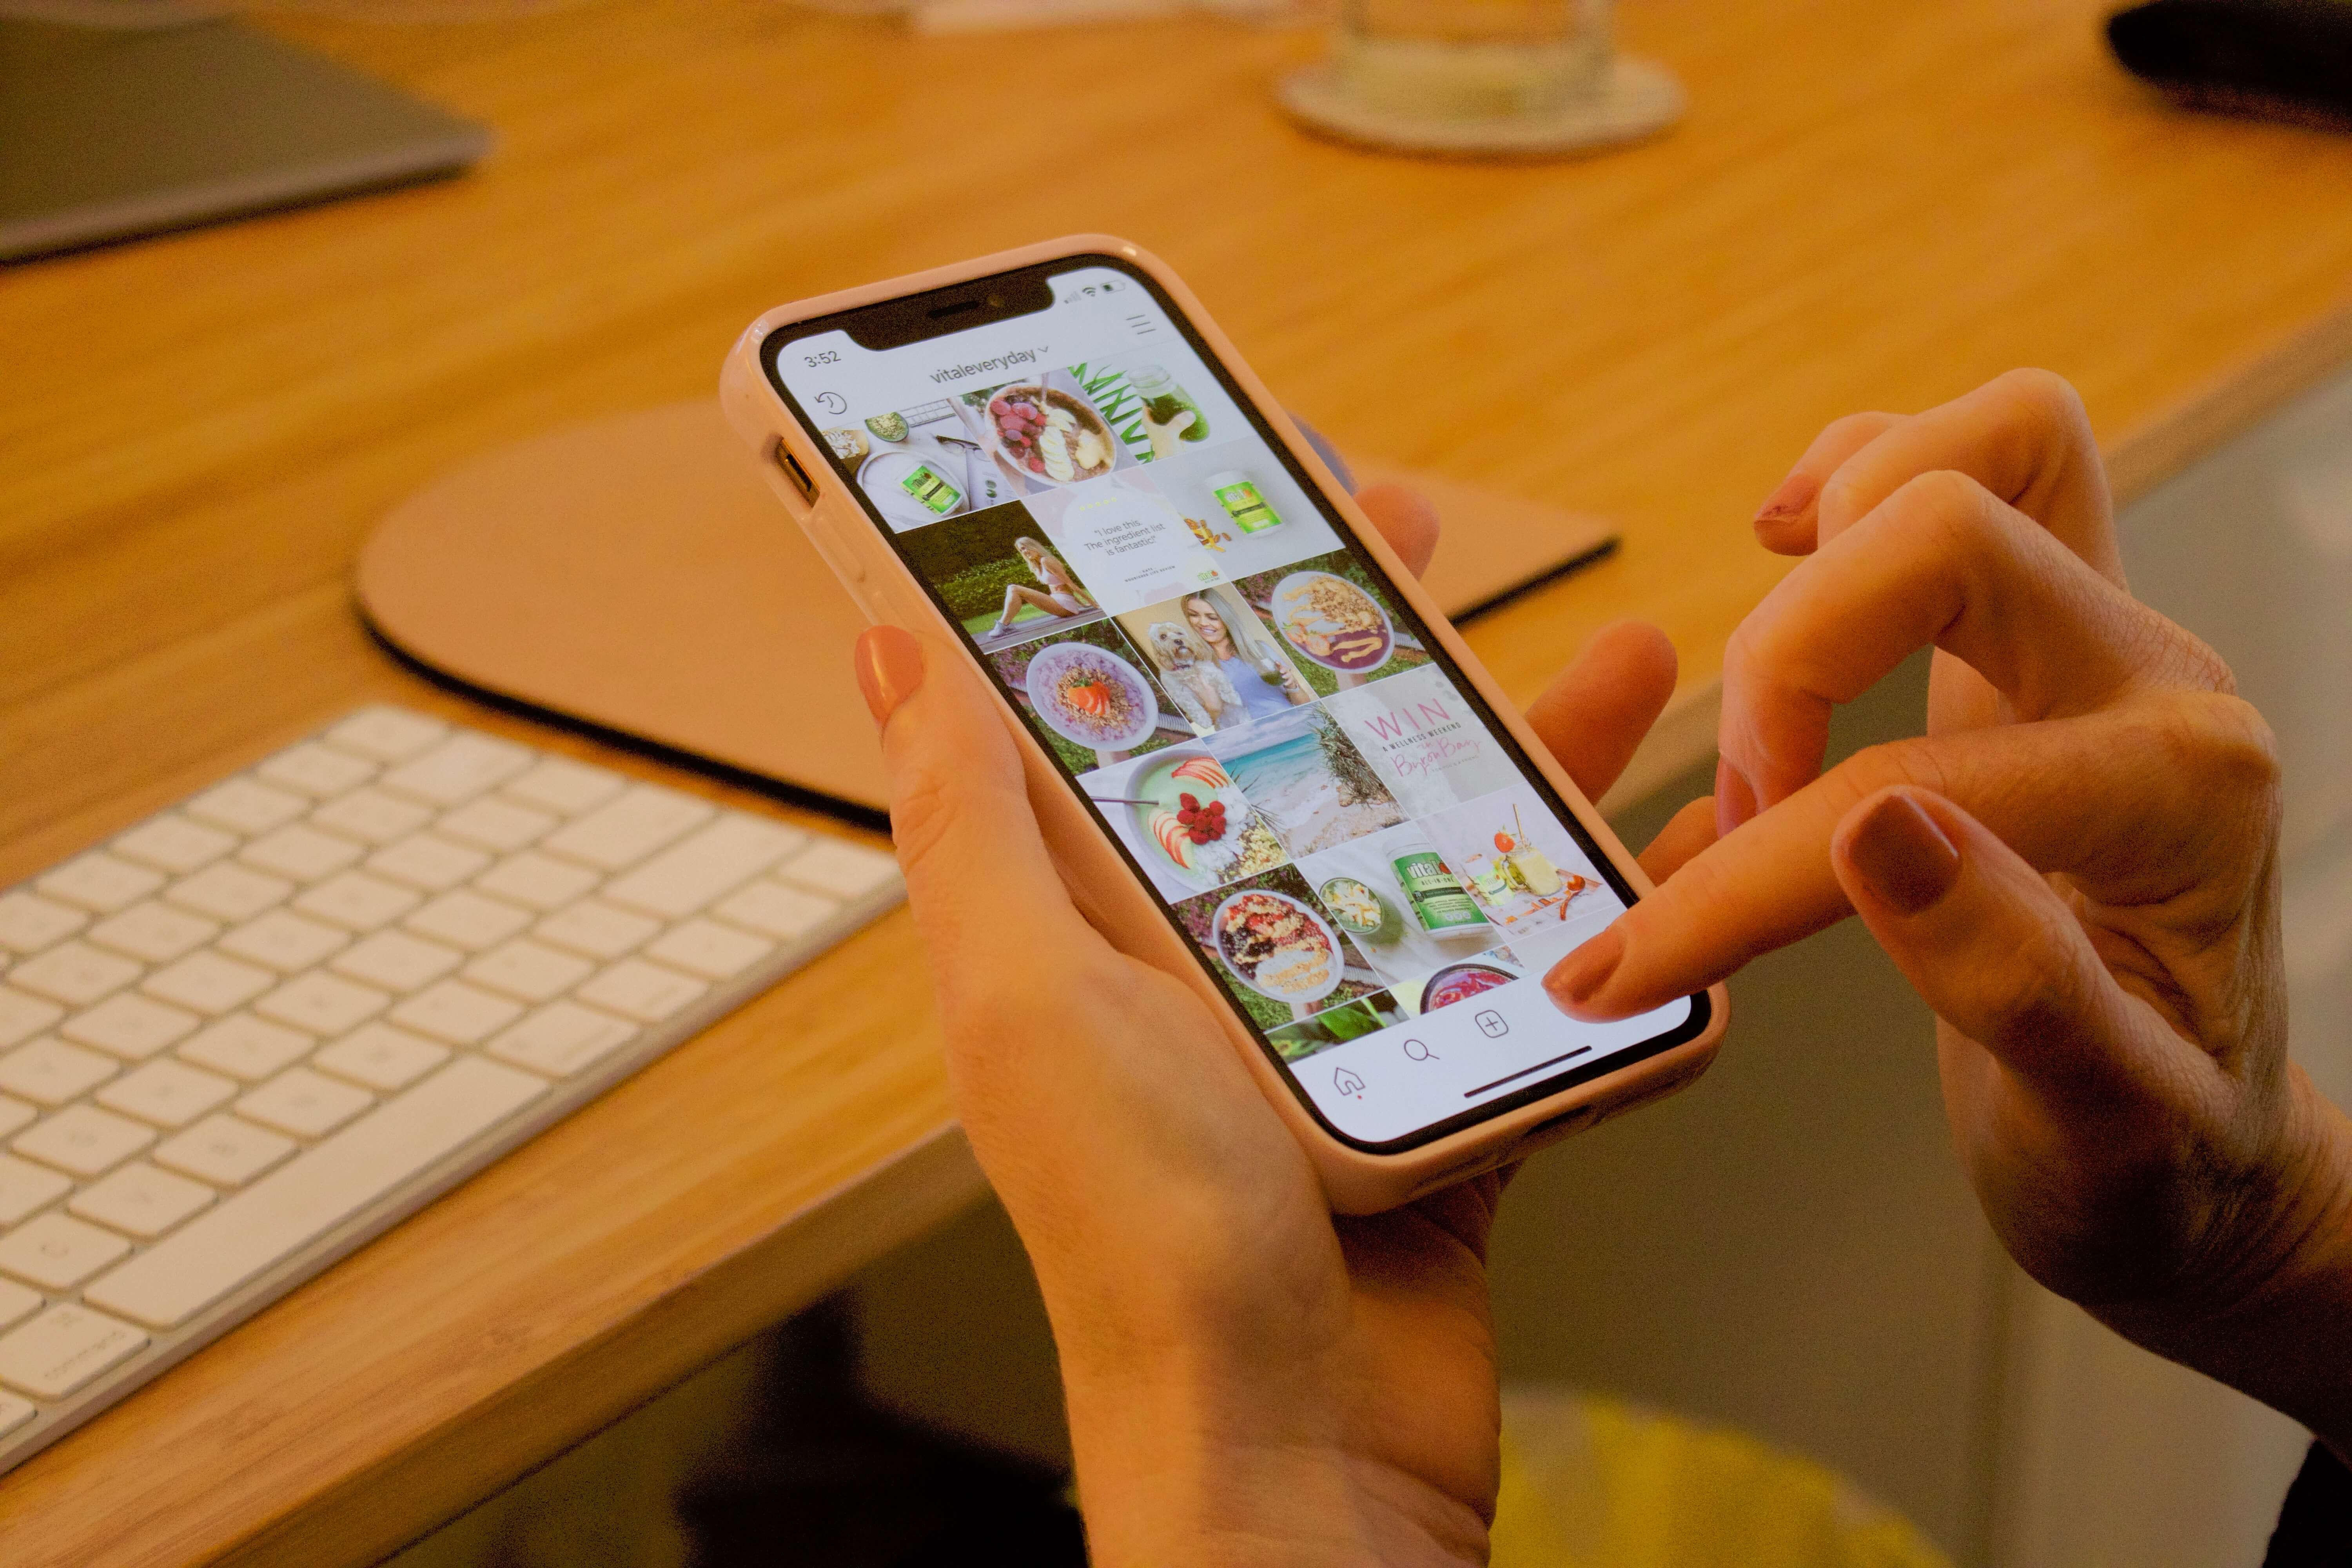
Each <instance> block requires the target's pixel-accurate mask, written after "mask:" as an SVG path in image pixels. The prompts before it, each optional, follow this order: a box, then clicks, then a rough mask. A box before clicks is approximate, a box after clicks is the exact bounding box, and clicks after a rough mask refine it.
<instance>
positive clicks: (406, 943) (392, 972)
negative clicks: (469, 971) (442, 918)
mask: <svg viewBox="0 0 2352 1568" xmlns="http://www.w3.org/2000/svg"><path fill="white" fill-rule="evenodd" d="M465 956H466V955H465V954H464V953H462V952H458V951H457V949H456V948H454V947H444V946H442V945H441V944H440V943H439V942H426V941H425V939H424V938H422V937H415V936H410V935H408V934H407V933H406V932H404V931H378V932H376V933H375V934H374V935H373V936H372V937H368V938H366V939H364V940H363V941H362V942H361V943H360V944H359V945H358V946H357V947H355V948H353V949H352V950H351V951H350V952H346V953H344V954H343V955H342V956H341V957H340V958H338V959H336V960H335V962H334V965H333V967H334V970H335V972H336V973H339V974H348V975H350V976H351V977H352V979H354V980H364V981H367V982H369V983H370V984H375V985H381V986H383V988H384V989H386V990H387V991H399V992H408V991H415V990H418V989H420V988H422V987H424V986H425V985H429V984H432V983H433V982H434V981H436V980H438V979H440V978H441V977H442V976H443V975H445V974H446V973H449V972H450V971H451V970H453V969H455V968H457V965H458V964H459V963H462V962H463V961H464V959H465Z"/></svg>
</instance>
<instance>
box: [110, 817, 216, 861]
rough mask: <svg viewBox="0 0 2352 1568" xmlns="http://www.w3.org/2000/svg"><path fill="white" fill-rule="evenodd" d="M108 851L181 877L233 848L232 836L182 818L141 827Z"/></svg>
mask: <svg viewBox="0 0 2352 1568" xmlns="http://www.w3.org/2000/svg"><path fill="white" fill-rule="evenodd" d="M108 847H109V848H110V849H112V850H113V851H114V852H115V853H116V854H117V855H121V856H122V857H124V858H127V859H131V860H136V861H138V862H139V863H140V864H141V865H142V866H152V867H153V868H155V869H157V870H158V871H172V872H175V873H184V872H188V871H193V870H194V869H195V868H197V867H199V866H209V865H211V864H212V863H213V862H214V861H215V860H217V859H219V858H221V857H222V856H224V855H226V854H227V853H228V852H229V851H230V850H232V849H234V848H236V834H234V833H223V832H222V831H221V830H220V829H219V828H217V827H206V826H204V824H202V823H200V822H190V821H189V820H188V819H187V818H186V817H184V816H158V817H155V818H153V819H152V821H148V822H142V823H141V824H140V825H139V826H136V827H134V828H132V829H131V831H130V832H128V833H126V834H124V835H123V836H122V837H120V838H118V839H116V840H115V841H114V842H113V843H112V844H110V845H109V846H108Z"/></svg>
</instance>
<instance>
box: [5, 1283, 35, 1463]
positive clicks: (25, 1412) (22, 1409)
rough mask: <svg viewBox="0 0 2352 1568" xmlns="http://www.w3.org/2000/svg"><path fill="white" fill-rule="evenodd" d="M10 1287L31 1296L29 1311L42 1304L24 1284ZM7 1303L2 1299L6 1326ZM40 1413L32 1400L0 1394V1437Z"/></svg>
mask: <svg viewBox="0 0 2352 1568" xmlns="http://www.w3.org/2000/svg"><path fill="white" fill-rule="evenodd" d="M9 1289H12V1290H23V1292H24V1294H25V1295H26V1297H28V1298H30V1300H31V1303H32V1305H31V1306H28V1307H26V1309H25V1310H26V1311H28V1312H29V1311H31V1310H32V1309H33V1307H37V1306H39V1305H40V1304H41V1299H40V1298H39V1297H38V1296H35V1295H33V1293H32V1292H31V1291H30V1290H25V1289H24V1288H23V1287H22V1286H18V1285H12V1286H10V1287H9ZM7 1305H8V1304H7V1302H6V1300H0V1326H5V1324H6V1323H7V1321H8V1315H7ZM39 1414H40V1411H39V1410H38V1409H37V1408H36V1407H35V1405H34V1404H33V1402H32V1401H31V1400H29V1399H19V1398H17V1397H16V1395H15V1394H0V1437H5V1436H7V1435H8V1434H9V1433H11V1432H14V1431H15V1430H16V1428H17V1427H19V1426H23V1425H24V1424H25V1423H26V1422H27V1421H30V1420H31V1419H32V1418H33V1417H34V1416H36V1415H39Z"/></svg>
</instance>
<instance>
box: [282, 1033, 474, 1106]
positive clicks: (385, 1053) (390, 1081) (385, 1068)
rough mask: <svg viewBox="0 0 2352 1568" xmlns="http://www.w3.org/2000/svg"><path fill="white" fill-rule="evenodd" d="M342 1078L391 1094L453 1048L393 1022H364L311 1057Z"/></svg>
mask: <svg viewBox="0 0 2352 1568" xmlns="http://www.w3.org/2000/svg"><path fill="white" fill-rule="evenodd" d="M311 1059H312V1061H313V1062H314V1063H315V1064H316V1065H317V1066H319V1067H322V1068H326V1069H327V1070H328V1071H329V1072H331V1073H333V1074H335V1075H336V1076H337V1077H339V1078H347V1079H351V1080H352V1082H354V1083H362V1084H365V1085H366V1086H367V1087H368V1088H370V1089H380V1090H382V1091H383V1092H384V1093H386V1094H389V1093H391V1092H393V1091H394V1089H406V1088H407V1087H408V1086H409V1085H410V1084H412V1083H415V1081H416V1080H417V1079H420V1078H423V1077H424V1076H425V1074H426V1073H428V1072H431V1071H432V1070H433V1069H434V1068H437V1067H439V1066H440V1065H441V1064H442V1063H443V1062H446V1061H447V1060H448V1059H449V1048H448V1047H446V1046H436V1045H435V1044H434V1043H433V1042H432V1041H430V1040H423V1039H419V1038H417V1037H415V1035H412V1034H410V1033H409V1032H408V1031H407V1030H405V1029H395V1028H394V1027H393V1026H391V1025H389V1024H362V1025H361V1026H359V1027H358V1028H356V1029H353V1030H352V1032H351V1033H350V1034H348V1035H345V1036H344V1037H342V1038H341V1039H340V1040H337V1041H336V1042H335V1043H334V1044H333V1045H331V1046H329V1047H327V1048H326V1049H324V1050H322V1051H320V1053H319V1054H318V1055H317V1056H316V1057H314V1058H311Z"/></svg>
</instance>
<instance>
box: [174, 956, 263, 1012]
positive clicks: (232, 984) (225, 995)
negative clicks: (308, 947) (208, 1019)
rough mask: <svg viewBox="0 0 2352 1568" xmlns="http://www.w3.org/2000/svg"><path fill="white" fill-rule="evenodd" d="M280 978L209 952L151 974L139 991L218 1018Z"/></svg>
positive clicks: (250, 999)
mask: <svg viewBox="0 0 2352 1568" xmlns="http://www.w3.org/2000/svg"><path fill="white" fill-rule="evenodd" d="M277 978H278V977H277V976H276V975H274V974H272V973H269V971H268V970H267V969H258V968H256V967H255V966H254V965H252V964H250V963H238V962H237V961H236V960H235V959H233V958H224V957H222V956H221V955H220V954H219V953H217V952H211V951H209V950H207V951H205V952H192V953H190V954H188V956H187V957H185V958H184V959H182V960H180V962H179V963H174V964H173V965H172V966H171V967H170V968H168V969H159V970H157V971H156V972H155V973H152V974H151V975H149V976H148V977H147V979H146V983H145V984H142V986H141V987H140V989H141V990H142V991H144V992H146V993H147V994H149V995H150V996H160V997H162V998H163V1000H164V1001H166V1002H177V1003H178V1004H180V1005H182V1006H183V1007H194V1009H195V1010H196V1011H197V1012H199V1013H210V1014H213V1015H215V1016H218V1015H220V1014H222V1013H226V1012H228V1011H230V1010H231V1009H233V1008H236V1007H240V1006H243V1005H245V1004H246V1003H247V1002H250V1001H252V1000H253V999H254V998H255V997H256V996H258V995H260V994H262V993H263V992H264V991H267V990H268V989H269V983H270V982H271V981H273V980H275V979H277Z"/></svg>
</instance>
